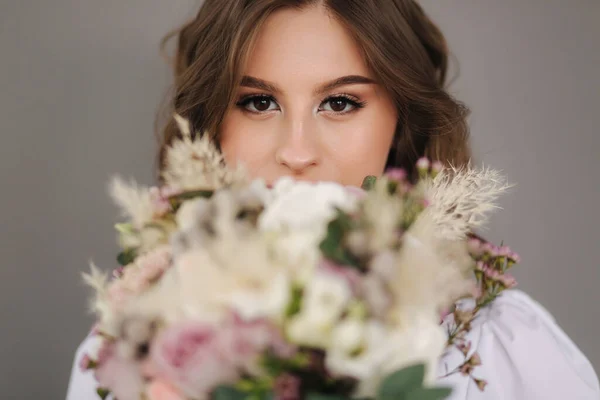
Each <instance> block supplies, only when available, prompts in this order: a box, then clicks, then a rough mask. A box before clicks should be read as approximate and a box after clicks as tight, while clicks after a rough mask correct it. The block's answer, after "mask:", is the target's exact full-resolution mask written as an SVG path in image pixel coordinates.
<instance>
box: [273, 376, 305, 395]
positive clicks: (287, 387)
mask: <svg viewBox="0 0 600 400" xmlns="http://www.w3.org/2000/svg"><path fill="white" fill-rule="evenodd" d="M273 392H275V398H276V399H277V400H300V379H299V378H298V377H296V376H294V375H290V374H287V373H284V374H282V375H280V376H278V377H277V379H275V385H274V387H273Z"/></svg>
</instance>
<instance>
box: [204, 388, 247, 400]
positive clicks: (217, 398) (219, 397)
mask: <svg viewBox="0 0 600 400" xmlns="http://www.w3.org/2000/svg"><path fill="white" fill-rule="evenodd" d="M247 397H248V393H245V392H242V391H239V390H237V389H235V388H232V387H231V386H219V387H217V388H216V389H215V390H213V392H212V396H211V399H212V400H245V399H246V398H247Z"/></svg>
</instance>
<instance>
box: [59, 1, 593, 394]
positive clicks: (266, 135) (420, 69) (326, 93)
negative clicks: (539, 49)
mask: <svg viewBox="0 0 600 400" xmlns="http://www.w3.org/2000/svg"><path fill="white" fill-rule="evenodd" d="M178 39H179V41H178V49H177V58H176V64H175V87H176V95H175V98H174V101H173V106H174V109H175V110H176V111H177V112H178V113H179V114H181V115H183V116H185V117H187V118H188V119H190V121H191V122H192V123H193V125H194V127H195V129H196V131H201V132H203V131H205V130H206V131H209V132H215V134H216V137H215V140H216V141H217V142H218V143H219V145H220V147H221V150H222V151H223V153H224V156H225V159H226V160H227V162H228V163H229V164H235V163H238V162H241V163H243V164H244V165H245V166H246V168H247V169H248V171H249V172H250V174H251V175H252V176H254V177H262V178H265V179H266V180H267V181H268V182H272V181H274V180H276V179H277V178H278V177H281V176H286V175H288V176H294V177H295V178H297V179H303V180H311V181H316V180H330V181H337V182H340V183H343V184H346V185H359V184H360V183H361V181H362V179H363V177H364V176H366V175H379V174H381V173H382V172H383V171H384V169H385V168H386V167H403V168H406V169H408V170H411V168H412V166H413V165H414V164H415V162H416V160H417V159H418V158H419V157H421V156H424V155H426V156H429V157H430V158H434V159H437V160H441V161H443V162H445V163H452V164H454V165H460V164H464V163H466V162H467V161H468V160H469V158H470V152H469V146H468V142H467V138H468V131H467V124H466V121H465V118H466V114H467V111H466V109H465V107H463V106H462V105H461V104H459V103H458V102H456V101H455V100H454V99H452V98H451V96H449V95H448V93H447V92H446V91H445V89H444V84H445V78H446V70H447V60H448V53H447V48H446V43H445V41H444V38H443V36H442V34H441V33H440V31H439V30H438V28H437V27H436V26H435V25H434V24H433V23H432V22H431V21H430V20H429V18H428V17H427V16H426V15H425V14H424V13H423V11H422V9H421V7H420V6H419V5H418V4H417V3H416V2H415V1H411V0H322V1H312V0H206V1H205V3H204V5H203V6H202V8H201V9H200V12H199V14H198V15H197V17H196V18H195V19H194V20H193V21H191V22H190V23H189V24H187V25H186V26H184V27H183V28H182V29H181V30H180V31H179V32H178ZM178 134H179V132H178V131H177V128H176V126H175V125H174V124H172V123H171V124H169V125H167V127H166V129H165V134H164V141H163V147H162V148H163V149H164V148H165V146H167V145H168V144H169V143H170V142H171V140H172V139H173V138H174V137H176V136H177V135H178ZM162 154H163V152H162V151H161V159H162ZM476 321H477V322H476V323H475V326H474V327H473V329H472V331H471V332H470V338H469V339H470V340H471V341H472V344H473V346H474V347H475V348H476V349H477V351H478V352H479V353H480V355H481V358H482V359H483V360H484V365H483V366H482V367H479V369H478V370H477V373H478V375H480V376H482V377H486V378H488V380H489V385H488V387H487V388H486V389H485V391H484V392H480V391H479V390H478V389H477V387H474V386H475V384H474V383H473V382H472V381H471V380H469V379H467V378H464V377H462V376H460V375H458V374H454V375H450V376H449V377H448V376H446V375H447V373H448V372H450V371H452V370H454V369H455V367H456V366H458V365H459V363H460V362H461V360H462V358H461V355H460V354H458V353H453V352H449V353H448V354H446V355H445V356H444V359H443V360H442V361H441V363H440V369H439V375H440V383H441V384H449V385H452V386H453V388H454V392H453V395H452V399H461V400H462V399H469V400H475V399H487V400H492V399H598V398H600V389H599V387H598V379H597V377H596V374H595V373H594V370H593V368H592V366H591V364H590V363H589V362H588V361H587V359H586V358H585V356H584V355H583V354H582V353H581V352H580V351H579V350H578V349H577V347H576V346H575V345H574V344H573V342H572V341H571V340H570V339H569V338H568V337H567V336H566V335H565V334H564V333H563V332H562V330H561V329H560V328H559V327H558V326H557V325H556V323H555V322H554V320H553V318H552V317H551V316H550V315H549V314H548V312H547V311H545V310H544V309H543V308H542V307H541V306H540V305H538V304H537V303H535V302H534V301H533V300H531V299H530V298H529V297H527V295H525V294H524V293H522V292H519V291H508V292H506V293H505V294H504V295H503V296H501V297H500V298H499V299H497V300H496V301H495V303H494V304H492V305H491V306H490V307H488V308H487V309H485V310H484V311H482V313H481V315H480V317H479V318H477V320H476ZM95 345H96V343H95V342H94V341H93V339H88V340H87V341H85V342H84V343H83V344H82V346H81V347H80V349H79V351H78V357H79V356H80V355H81V354H83V353H84V352H89V351H90V350H93V348H94V346H95ZM94 390H95V382H94V380H93V376H92V374H91V373H83V372H80V371H79V369H78V368H77V367H74V369H73V374H72V377H71V382H70V387H69V393H68V396H67V397H68V399H73V400H75V399H76V400H86V399H94V398H96V397H95V396H96V395H95V391H94Z"/></svg>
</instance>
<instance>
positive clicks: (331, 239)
mask: <svg viewBox="0 0 600 400" xmlns="http://www.w3.org/2000/svg"><path fill="white" fill-rule="evenodd" d="M353 227H354V221H353V220H352V217H351V216H350V215H349V214H347V213H345V212H344V211H342V210H340V209H337V215H336V217H335V218H334V219H333V220H331V221H329V224H327V234H326V235H325V238H324V239H323V241H322V242H321V243H320V245H319V249H320V250H321V253H322V254H323V256H325V258H328V259H330V260H331V261H334V262H336V263H338V264H340V265H347V266H351V267H355V268H358V269H361V268H362V265H361V263H360V261H359V260H358V259H357V258H356V257H355V256H354V255H353V254H352V253H350V251H349V250H348V249H347V248H346V247H345V246H344V237H345V235H346V233H348V232H350V231H351V230H352V228H353Z"/></svg>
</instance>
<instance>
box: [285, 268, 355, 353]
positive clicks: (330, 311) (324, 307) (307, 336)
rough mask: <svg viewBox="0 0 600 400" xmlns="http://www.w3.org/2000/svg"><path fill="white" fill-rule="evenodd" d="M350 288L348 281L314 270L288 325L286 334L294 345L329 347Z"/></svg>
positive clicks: (350, 292) (347, 300)
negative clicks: (298, 309) (300, 303)
mask: <svg viewBox="0 0 600 400" xmlns="http://www.w3.org/2000/svg"><path fill="white" fill-rule="evenodd" d="M351 298H352V291H351V288H350V286H349V285H348V283H347V282H346V281H345V280H344V279H341V278H339V277H336V276H334V275H332V274H327V273H320V272H318V273H316V274H315V275H314V276H313V278H312V279H311V280H310V281H309V282H308V283H307V285H306V287H305V288H304V296H303V302H302V309H301V310H300V312H299V313H298V314H297V315H295V316H294V317H293V318H292V319H291V321H290V322H289V324H288V335H289V337H290V340H291V341H292V342H293V343H295V344H301V345H306V346H314V347H319V348H328V347H329V345H330V344H331V334H332V330H333V328H334V327H335V326H336V325H337V323H338V321H339V319H340V317H341V316H342V313H343V312H344V310H345V309H346V307H347V305H348V302H349V301H350V299H351Z"/></svg>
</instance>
